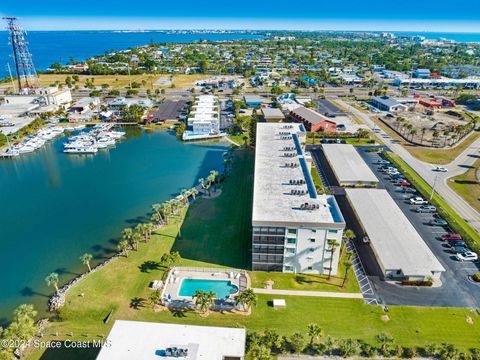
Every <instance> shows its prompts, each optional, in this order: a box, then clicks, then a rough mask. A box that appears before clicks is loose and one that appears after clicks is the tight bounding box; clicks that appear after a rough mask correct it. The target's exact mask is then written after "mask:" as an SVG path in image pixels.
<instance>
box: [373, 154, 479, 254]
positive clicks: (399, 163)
mask: <svg viewBox="0 0 480 360" xmlns="http://www.w3.org/2000/svg"><path fill="white" fill-rule="evenodd" d="M382 154H383V156H384V157H385V158H386V159H387V160H389V161H390V162H391V163H392V164H394V165H395V166H396V167H397V168H398V170H399V171H400V172H401V173H402V174H403V175H404V176H405V177H406V178H407V179H408V180H409V182H410V183H411V184H412V185H413V186H414V187H415V188H416V189H417V190H418V191H419V192H420V193H421V195H422V196H423V197H424V198H426V199H429V198H430V195H431V193H432V188H431V187H430V185H428V184H427V183H426V182H425V180H423V179H422V178H421V177H420V176H419V175H418V174H417V173H416V172H415V171H414V170H413V169H411V168H410V167H409V166H408V165H407V164H406V163H405V162H404V161H403V160H402V159H400V158H399V157H398V156H397V155H395V154H393V153H391V152H389V151H384V152H383V153H382ZM431 203H432V204H433V205H434V206H435V207H436V208H437V212H438V214H439V215H440V216H441V217H442V218H443V219H445V221H447V222H448V224H449V225H450V227H451V228H452V230H453V231H455V232H456V233H458V234H460V235H461V236H462V238H463V239H464V241H465V242H466V243H467V244H468V246H469V247H470V248H471V249H472V250H473V251H475V252H476V253H479V254H480V235H479V234H478V233H477V232H476V231H475V229H473V228H472V227H471V226H470V224H468V223H467V222H466V221H465V220H464V219H462V218H461V217H460V216H459V215H458V214H457V213H456V212H455V210H453V209H452V208H451V207H450V205H448V204H447V202H446V201H445V200H444V199H443V198H442V197H440V195H438V194H437V193H435V194H434V195H433V198H432V200H431Z"/></svg>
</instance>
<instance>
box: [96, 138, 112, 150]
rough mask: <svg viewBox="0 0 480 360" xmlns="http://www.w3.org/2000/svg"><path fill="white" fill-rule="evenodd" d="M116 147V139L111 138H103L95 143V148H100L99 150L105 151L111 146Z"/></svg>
mask: <svg viewBox="0 0 480 360" xmlns="http://www.w3.org/2000/svg"><path fill="white" fill-rule="evenodd" d="M113 145H115V139H112V138H110V137H107V136H105V137H101V138H98V139H97V141H96V143H95V146H96V147H98V148H99V149H105V148H107V147H109V146H113Z"/></svg>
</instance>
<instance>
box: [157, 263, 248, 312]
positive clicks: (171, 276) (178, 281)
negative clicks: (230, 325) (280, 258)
mask: <svg viewBox="0 0 480 360" xmlns="http://www.w3.org/2000/svg"><path fill="white" fill-rule="evenodd" d="M183 279H195V280H228V281H231V282H232V284H233V285H235V286H237V287H238V289H239V291H243V290H245V289H247V288H248V287H249V286H250V279H249V276H248V274H247V272H246V271H244V270H238V269H224V268H191V267H174V268H172V269H171V270H170V272H169V273H168V275H167V278H166V281H165V286H164V288H163V292H162V302H163V303H164V305H165V306H168V307H174V308H185V307H187V308H194V307H195V303H194V301H193V299H192V297H190V296H180V295H179V291H180V287H181V285H182V281H183ZM168 295H170V300H169V301H168V300H167V299H168ZM236 295H238V293H237V294H232V295H231V296H230V299H228V300H221V299H217V300H216V301H215V305H214V308H219V309H225V308H233V307H235V306H236V304H235V301H234V297H235V296H236Z"/></svg>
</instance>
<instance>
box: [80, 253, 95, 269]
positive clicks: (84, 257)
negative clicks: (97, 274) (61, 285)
mask: <svg viewBox="0 0 480 360" xmlns="http://www.w3.org/2000/svg"><path fill="white" fill-rule="evenodd" d="M92 258H93V255H92V254H89V253H85V254H83V255H82V256H80V261H81V262H82V264H83V265H87V267H88V271H89V272H90V271H92V268H91V267H90V261H91V260H92Z"/></svg>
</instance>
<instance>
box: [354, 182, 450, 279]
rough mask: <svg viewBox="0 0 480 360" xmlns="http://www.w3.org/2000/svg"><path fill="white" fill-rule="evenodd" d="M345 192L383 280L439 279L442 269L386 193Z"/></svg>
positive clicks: (378, 191) (355, 190) (376, 191)
mask: <svg viewBox="0 0 480 360" xmlns="http://www.w3.org/2000/svg"><path fill="white" fill-rule="evenodd" d="M346 193H347V198H348V200H349V202H350V204H351V206H352V208H353V211H354V212H355V214H356V216H357V218H358V220H359V221H360V223H361V225H362V227H363V229H364V230H365V232H366V233H367V236H368V238H369V240H370V245H371V248H372V250H373V252H374V254H375V256H376V258H377V262H378V264H379V266H380V268H381V269H382V271H383V274H384V276H385V278H386V279H407V280H427V279H428V278H430V277H431V278H434V279H435V278H440V275H441V273H442V272H444V271H445V268H444V267H443V266H442V264H440V262H439V261H438V259H437V258H436V257H435V255H434V254H433V252H432V251H431V250H430V248H429V247H428V246H427V244H426V243H425V242H424V241H423V239H422V238H421V237H420V235H419V234H418V232H417V230H415V228H414V227H413V225H412V224H411V223H410V221H409V220H408V219H407V217H406V216H405V215H404V214H403V212H402V210H401V209H400V208H399V207H398V205H397V204H396V203H395V201H394V200H393V199H392V197H391V196H390V194H389V193H388V192H387V191H386V190H380V189H346Z"/></svg>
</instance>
